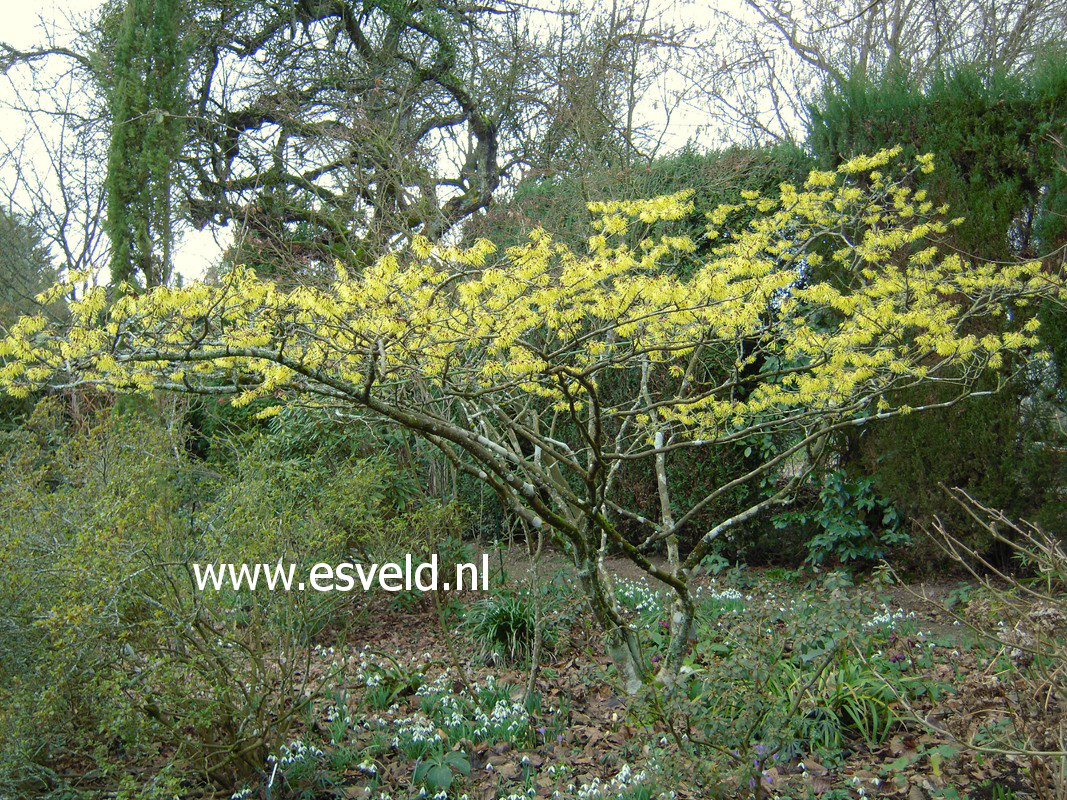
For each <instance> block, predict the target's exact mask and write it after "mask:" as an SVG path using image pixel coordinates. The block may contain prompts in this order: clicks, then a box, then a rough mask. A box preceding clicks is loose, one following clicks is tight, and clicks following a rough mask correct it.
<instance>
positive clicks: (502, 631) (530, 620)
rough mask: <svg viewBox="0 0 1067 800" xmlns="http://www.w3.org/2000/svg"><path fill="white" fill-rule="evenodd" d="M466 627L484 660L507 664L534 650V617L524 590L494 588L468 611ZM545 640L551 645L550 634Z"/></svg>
mask: <svg viewBox="0 0 1067 800" xmlns="http://www.w3.org/2000/svg"><path fill="white" fill-rule="evenodd" d="M465 627H466V628H467V630H468V631H469V632H470V634H471V636H473V637H474V640H475V642H477V644H478V647H479V651H480V654H481V657H482V658H483V659H485V660H488V661H492V662H498V663H507V662H521V661H524V660H526V659H527V658H528V657H529V655H530V651H531V649H532V648H533V643H534V636H535V633H536V615H535V609H534V604H533V600H532V598H531V597H530V594H529V592H528V591H526V590H522V589H507V588H496V589H493V591H492V592H491V593H490V594H489V595H487V596H486V597H483V598H481V599H480V600H477V601H476V602H475V603H474V604H473V605H472V606H471V608H470V610H469V611H468V612H467V618H466V620H465ZM546 638H547V639H548V640H549V641H548V644H551V638H552V637H551V631H548V632H547V636H546Z"/></svg>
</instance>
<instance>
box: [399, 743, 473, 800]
mask: <svg viewBox="0 0 1067 800" xmlns="http://www.w3.org/2000/svg"><path fill="white" fill-rule="evenodd" d="M454 773H458V774H460V775H470V773H471V764H470V761H468V760H467V757H466V756H465V755H464V754H463V753H462V752H460V751H458V750H450V751H448V752H447V753H437V754H435V755H433V756H430V757H428V758H425V759H423V760H421V761H419V763H418V764H417V765H416V766H415V773H414V774H413V775H412V778H411V779H412V782H414V784H415V785H416V786H422V787H424V788H425V789H426V790H428V791H430V792H432V793H433V794H437V793H438V792H447V791H448V789H449V787H450V786H451V785H452V779H453V776H454Z"/></svg>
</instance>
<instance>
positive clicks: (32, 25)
mask: <svg viewBox="0 0 1067 800" xmlns="http://www.w3.org/2000/svg"><path fill="white" fill-rule="evenodd" d="M674 2H675V0H653V3H654V6H655V5H659V4H660V3H663V4H664V6H663V7H672V8H675V9H676V11H675V14H677V15H678V16H682V15H683V14H682V13H680V12H679V10H677V9H678V6H677V5H674ZM681 2H682V3H685V8H684V17H685V19H684V20H679V21H680V22H682V21H684V22H686V23H700V22H701V21H702V18H703V17H707V16H708V15H709V10H708V6H707V5H706V4H703V3H689V2H687V0H681ZM721 2H725V3H726V4H729V5H731V6H734V5H735V4H737V5H740V3H739V2H738V0H721ZM667 4H670V6H667ZM101 5H102V0H62V2H57V0H7V2H6V3H5V8H4V12H3V22H4V24H3V26H2V28H0V41H6V42H8V43H9V44H11V45H13V46H15V47H17V48H20V49H29V48H31V47H33V46H35V45H40V44H41V43H42V42H43V41H44V38H45V37H44V33H45V31H46V30H49V29H51V30H55V31H58V32H60V34H62V33H63V32H66V31H69V29H70V26H69V25H68V24H67V23H66V21H67V20H68V19H70V18H79V17H83V16H84V15H87V14H90V13H92V12H93V11H95V10H96V9H98V8H99V7H100V6H101ZM546 5H549V6H551V3H547V4H546ZM664 80H666V81H668V82H670V78H669V77H668V76H664ZM9 92H10V89H9V87H8V85H7V84H6V83H0V104H2V102H3V100H4V99H5V97H6V95H8V94H9ZM651 99H653V98H650V101H651ZM647 111H648V113H650V114H655V113H656V112H653V111H652V109H651V108H649V109H647ZM657 116H658V114H657ZM706 119H707V117H706V113H705V112H703V111H702V110H701V109H698V108H693V109H686V108H684V107H683V108H679V109H678V110H677V111H676V113H675V115H674V116H673V117H672V119H671V121H670V126H669V133H670V135H669V136H668V137H667V139H666V142H665V145H666V147H667V149H673V148H674V147H677V146H680V145H682V144H684V143H685V142H686V140H687V139H689V138H690V137H691V136H693V134H694V133H696V132H699V126H700V124H701V121H702V120H703V121H706ZM24 124H25V120H24V119H21V118H20V117H19V115H16V114H14V113H13V112H11V111H9V110H6V109H0V127H2V128H3V129H4V130H3V133H5V134H6V133H9V132H11V131H12V126H20V127H21V126H23V125H24ZM31 156H32V153H31ZM9 179H10V176H8V175H5V174H4V173H3V172H2V171H0V183H3V182H6V181H7V180H9ZM228 240H229V232H228V231H225V230H224V231H217V230H215V231H212V230H211V229H210V228H209V229H207V230H205V231H194V230H189V231H186V232H184V234H183V235H182V237H181V239H180V240H179V242H178V245H177V248H176V250H175V253H174V266H175V270H176V271H177V272H178V273H180V274H181V275H182V277H183V278H184V279H186V280H191V279H196V278H199V277H201V276H203V274H204V272H205V271H206V270H207V268H208V267H210V266H211V265H212V264H214V263H216V262H217V261H218V258H219V255H220V253H221V251H222V249H223V247H224V246H225V245H226V244H228ZM96 266H97V268H99V269H104V268H105V267H106V265H105V264H98V265H96Z"/></svg>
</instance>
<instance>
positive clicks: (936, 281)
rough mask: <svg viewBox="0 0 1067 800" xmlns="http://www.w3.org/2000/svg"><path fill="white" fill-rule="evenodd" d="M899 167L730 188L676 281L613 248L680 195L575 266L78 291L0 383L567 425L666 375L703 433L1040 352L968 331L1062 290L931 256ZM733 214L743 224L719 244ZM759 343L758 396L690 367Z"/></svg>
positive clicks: (651, 243)
mask: <svg viewBox="0 0 1067 800" xmlns="http://www.w3.org/2000/svg"><path fill="white" fill-rule="evenodd" d="M898 156H899V148H893V149H890V150H885V151H882V152H880V153H876V154H874V155H872V156H863V157H858V158H855V159H852V160H851V161H849V162H847V163H846V164H842V165H841V166H840V167H839V168H838V169H837V170H835V171H832V172H813V173H811V175H810V176H809V178H808V180H807V181H806V182H805V183H804V187H803V189H798V188H797V187H795V186H792V185H790V184H783V185H782V186H781V187H780V188H779V192H778V194H777V196H774V197H762V196H760V195H759V194H758V193H754V192H753V193H745V194H744V195H743V196H742V198H741V202H739V203H738V204H734V205H727V206H721V207H720V208H718V209H716V210H715V211H713V212H712V213H711V214H710V215H709V223H710V227H709V231H708V238H709V239H710V240H712V241H722V243H721V244H719V245H717V246H715V247H713V248H712V249H711V252H710V254H709V255H708V256H707V257H704V258H703V261H702V262H701V263H698V264H696V265H695V268H694V269H693V270H692V272H691V274H690V276H689V277H688V278H685V279H682V278H680V277H679V276H678V275H677V274H676V273H675V272H674V271H672V270H669V269H667V268H665V267H664V264H666V263H675V262H677V261H678V260H679V259H682V258H689V259H692V258H694V256H693V253H694V252H695V250H696V245H695V244H694V242H692V241H691V240H690V239H689V238H688V237H685V236H675V235H664V236H659V237H653V238H648V239H645V240H643V241H640V242H638V243H636V244H634V245H632V246H631V245H628V244H626V243H625V242H624V240H623V234H625V233H627V232H628V231H629V230H630V227H631V224H632V223H635V222H641V223H645V224H649V223H654V222H660V221H667V222H669V221H674V220H679V219H683V218H685V217H686V216H687V215H689V214H691V213H692V201H691V193H690V192H681V193H678V194H674V195H669V196H665V197H657V198H653V199H650V200H628V201H622V202H602V203H593V204H591V205H590V210H591V211H592V212H593V213H594V214H596V215H597V222H596V223H595V225H594V228H595V229H596V231H597V232H596V235H594V236H593V237H592V238H591V240H590V242H589V247H588V249H587V250H586V251H584V252H579V251H575V250H573V249H571V248H570V247H568V246H566V245H563V244H561V243H559V242H557V241H555V240H554V239H553V238H552V236H551V235H550V234H549V233H547V232H546V231H544V230H541V229H536V230H534V231H532V232H531V233H530V234H529V237H528V240H527V241H526V242H525V243H524V244H522V245H520V246H517V247H513V248H510V249H508V250H507V251H506V252H504V253H500V252H498V250H497V249H496V248H495V247H494V245H493V244H492V243H490V242H488V241H486V240H479V241H477V242H475V243H474V244H473V245H471V246H470V247H466V248H458V247H436V246H433V245H432V244H431V243H430V242H428V241H426V240H422V239H417V240H416V241H414V242H413V243H412V244H411V245H410V246H409V248H407V250H406V251H404V252H397V253H393V254H390V255H388V256H386V257H384V258H382V259H381V260H380V261H379V262H378V263H376V264H375V265H373V266H372V267H370V268H368V269H366V270H365V271H364V272H362V273H361V274H357V275H352V274H349V273H348V272H347V271H346V270H345V269H344V268H343V266H341V265H338V266H337V274H336V279H335V280H334V281H333V283H332V284H330V285H328V286H322V287H300V288H296V289H293V290H289V291H285V290H282V289H280V288H279V287H278V286H277V285H276V284H275V283H273V282H272V281H270V280H268V279H263V278H260V277H259V276H257V275H256V274H255V273H254V272H253V271H252V270H249V269H246V268H243V267H236V268H234V269H233V270H232V271H231V272H230V273H229V274H227V275H226V276H225V277H224V278H223V279H222V280H221V281H220V282H219V283H217V284H212V285H209V284H205V283H196V284H193V285H191V286H188V287H185V288H180V289H179V288H172V287H161V288H157V289H154V290H152V291H149V292H146V293H144V294H140V295H136V294H128V295H124V296H121V297H120V298H119V299H118V300H117V301H115V302H114V303H113V304H111V305H110V306H109V305H108V301H107V297H106V294H105V292H104V291H103V290H102V289H94V290H92V291H90V292H88V293H87V294H86V295H85V296H84V297H82V298H81V299H79V300H78V301H76V302H73V303H71V306H70V311H71V317H70V323H69V325H68V326H67V327H65V328H59V327H54V326H52V325H50V324H49V323H47V322H46V321H45V320H44V319H43V318H42V317H28V318H25V319H23V320H21V321H20V322H19V323H17V324H16V325H15V326H14V328H13V329H12V331H11V334H10V336H8V337H7V338H6V339H4V340H3V342H0V386H2V387H3V388H5V389H6V390H7V391H9V392H12V393H14V394H25V393H27V392H29V391H31V390H32V389H33V388H34V387H36V386H39V385H40V384H42V383H43V382H45V381H47V380H49V379H50V378H51V377H52V376H53V375H55V374H56V373H67V374H70V375H73V376H75V378H76V379H77V380H80V381H83V382H87V383H96V384H99V385H103V386H112V387H116V386H117V387H121V388H124V389H129V390H150V389H157V388H172V389H179V390H183V389H184V390H189V389H195V390H199V391H213V390H217V391H224V390H227V389H229V390H234V391H236V393H237V396H236V398H235V400H234V402H235V403H242V404H247V403H251V402H253V401H255V400H259V399H261V398H279V401H278V402H282V401H283V400H282V399H284V398H287V397H292V396H299V397H301V398H302V399H303V400H304V401H306V402H307V401H312V402H331V403H333V402H347V403H353V402H354V403H359V402H366V400H367V398H370V397H381V398H387V399H388V402H390V403H398V404H400V405H404V403H407V402H410V403H414V402H416V401H415V400H414V399H413V398H416V397H425V396H435V397H441V396H449V397H456V398H462V399H463V402H464V403H478V402H482V401H485V402H491V403H495V404H497V405H498V406H500V407H502V406H504V405H505V404H506V403H507V402H511V401H522V402H527V401H529V400H533V401H535V402H543V403H545V404H546V405H545V407H546V408H549V409H550V408H552V407H555V408H557V409H565V410H566V409H581V408H584V407H586V406H587V404H589V403H590V402H591V401H594V400H595V401H597V402H599V403H601V404H603V403H605V402H607V401H605V400H604V399H603V398H599V397H596V395H597V393H598V392H599V389H598V387H599V386H601V385H603V384H604V382H605V380H606V379H607V376H608V375H610V374H611V372H612V371H615V370H622V369H635V368H637V367H639V366H640V365H641V364H652V365H660V364H662V365H666V367H667V369H666V370H665V376H666V377H665V381H666V383H667V384H669V386H668V388H663V387H660V388H657V392H658V395H657V396H658V397H660V398H662V401H661V403H660V407H659V411H658V413H659V416H660V420H661V421H665V422H666V423H667V424H671V425H673V426H675V428H676V429H678V430H680V431H684V432H686V433H688V434H689V435H691V436H694V437H698V438H709V437H713V436H720V435H723V434H724V433H727V432H729V431H734V430H738V429H744V428H745V427H746V426H749V425H751V424H753V421H754V420H761V419H766V418H768V417H774V416H775V415H777V416H779V417H782V416H787V415H790V414H797V413H802V414H812V415H817V414H834V413H839V412H840V413H846V412H847V411H848V410H849V409H854V408H855V407H856V404H857V403H859V402H865V401H866V400H870V401H871V402H874V401H881V402H882V403H883V405H884V403H885V402H886V400H885V397H886V395H887V393H888V392H889V391H890V390H891V389H893V388H894V387H897V386H900V385H902V383H904V382H907V381H914V380H921V379H925V378H928V377H930V376H934V375H939V374H951V375H952V376H954V377H955V378H960V377H966V376H973V375H975V374H977V372H978V371H980V370H983V369H986V368H989V367H996V366H998V365H999V364H1000V362H1001V361H1002V359H1003V358H1004V356H1005V354H1007V353H1012V352H1022V351H1027V350H1030V349H1033V348H1035V347H1036V346H1037V339H1036V335H1035V333H1036V322H1033V321H1030V322H1028V323H1026V324H1025V326H1022V327H1021V328H1020V329H1018V330H1013V329H1011V326H1010V325H1008V324H1006V323H1005V322H1004V321H1003V320H1002V321H1001V324H998V325H996V326H992V328H990V327H989V326H985V327H981V326H976V325H975V321H976V316H977V315H978V314H979V313H982V314H986V315H988V313H990V312H995V311H996V310H1004V309H1006V308H1008V307H1009V306H1010V305H1011V304H1013V303H1017V302H1020V301H1025V300H1026V299H1027V298H1029V297H1035V296H1041V295H1048V294H1050V293H1059V294H1062V293H1063V292H1064V285H1063V282H1062V280H1060V279H1058V278H1053V277H1051V276H1049V275H1047V274H1045V273H1044V272H1043V271H1042V269H1041V267H1040V265H1039V264H1036V263H1034V264H1016V265H998V264H981V263H971V262H964V261H963V260H962V259H961V258H959V257H958V256H957V255H954V254H953V255H948V256H944V255H942V254H941V253H940V252H939V251H938V249H937V248H936V247H934V246H932V245H931V244H930V241H931V237H932V236H934V235H935V234H937V233H939V232H943V231H944V230H946V224H947V223H945V222H944V221H943V220H941V219H940V217H939V216H936V215H932V204H931V203H930V201H929V200H927V198H926V196H925V195H924V194H923V193H921V192H912V191H911V190H910V189H909V188H907V186H906V184H905V181H904V178H903V175H901V174H898V176H897V177H896V178H894V177H893V176H892V175H891V174H890V173H891V172H893V171H894V168H893V167H892V163H893V162H894V159H896V158H897V157H898ZM927 166H932V157H930V156H921V157H920V158H919V159H918V162H917V166H916V167H914V168H917V169H920V170H926V168H927ZM896 172H897V173H901V172H902V171H901V170H896ZM860 177H862V178H863V179H864V180H862V181H860V180H858V178H860ZM746 208H748V209H754V210H755V212H756V216H755V218H754V219H753V220H752V221H751V222H750V223H748V224H747V225H744V226H736V227H735V229H733V230H730V231H729V235H728V236H722V230H723V229H724V228H726V226H728V224H729V221H730V219H731V217H733V216H735V215H736V213H737V212H738V211H739V210H741V209H746ZM716 237H719V238H716ZM71 284H72V281H68V282H67V283H66V284H61V285H59V286H57V287H56V288H55V289H53V290H50V291H49V292H46V293H45V294H46V295H47V296H48V298H51V299H55V298H56V297H60V296H62V295H63V294H64V293H66V292H67V291H68V289H69V287H70V285H71ZM1006 318H1007V317H1006V316H1005V318H1004V319H1006ZM741 343H745V348H741V347H740V344H741ZM757 351H758V352H759V353H760V354H761V359H762V363H763V365H764V367H763V372H762V373H760V376H759V378H758V380H755V381H753V382H752V384H751V385H750V386H749V388H750V389H751V391H746V392H744V393H741V394H739V393H737V392H735V391H734V388H736V386H737V385H738V384H737V383H736V381H735V382H733V383H731V382H730V381H727V382H725V383H722V384H721V385H719V386H716V385H714V382H713V381H712V380H711V376H710V373H709V374H705V372H703V371H702V368H701V365H702V364H704V363H705V362H706V361H707V360H708V359H714V358H717V359H719V362H718V363H721V360H722V359H723V358H725V359H727V360H733V359H736V365H735V366H736V369H737V371H738V372H739V373H740V371H742V370H744V369H745V368H746V367H747V366H750V365H751V364H752V363H754V362H753V359H752V356H751V353H752V352H757ZM749 380H750V381H751V379H749ZM672 381H673V383H672ZM671 387H673V388H671ZM405 398H408V399H407V400H405ZM522 398H526V400H522ZM741 398H743V399H741ZM383 402H386V400H384V399H383ZM614 402H615V403H616V405H615V406H610V407H608V408H607V409H606V412H605V413H608V414H611V413H616V414H618V415H619V416H620V417H622V416H623V415H625V414H626V413H628V412H627V409H629V408H630V407H631V406H632V403H633V398H632V396H630V397H623V398H622V399H617V400H616V401H614ZM278 408H279V406H278V404H277V403H272V404H271V405H268V406H267V407H266V408H265V409H264V410H263V411H261V412H260V413H261V414H262V415H270V414H273V413H276V412H277V409H278ZM635 419H636V420H637V421H638V423H640V420H641V419H646V421H647V417H635ZM661 424H662V422H661Z"/></svg>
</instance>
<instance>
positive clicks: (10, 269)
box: [0, 208, 56, 330]
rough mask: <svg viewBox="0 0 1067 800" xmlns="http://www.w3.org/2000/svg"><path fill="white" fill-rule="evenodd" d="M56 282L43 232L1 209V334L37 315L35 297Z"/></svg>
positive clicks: (54, 270) (37, 306)
mask: <svg viewBox="0 0 1067 800" xmlns="http://www.w3.org/2000/svg"><path fill="white" fill-rule="evenodd" d="M55 280H56V269H55V266H54V265H53V263H52V258H51V256H50V255H49V253H48V247H47V245H46V244H45V243H44V242H43V241H42V238H41V232H40V230H38V229H37V228H36V227H35V226H34V225H31V224H30V223H28V222H27V221H26V220H24V219H22V218H20V217H19V216H18V215H16V214H14V213H12V212H10V211H8V210H6V209H4V208H0V330H7V328H9V327H10V326H11V324H12V323H14V322H15V321H16V320H17V319H18V318H19V317H20V316H22V315H23V314H34V313H37V312H38V311H39V310H40V308H39V304H38V303H37V302H36V301H35V300H34V297H35V296H36V295H37V294H38V293H40V292H43V291H44V290H45V289H47V288H49V287H50V286H51V285H52V284H53V283H55Z"/></svg>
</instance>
